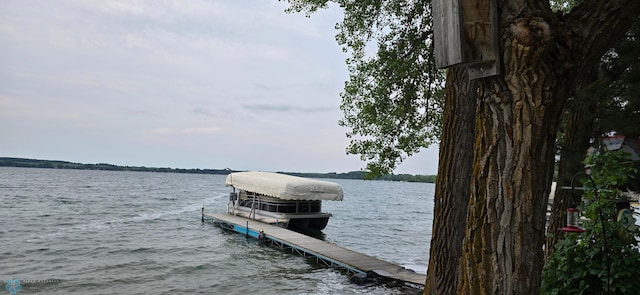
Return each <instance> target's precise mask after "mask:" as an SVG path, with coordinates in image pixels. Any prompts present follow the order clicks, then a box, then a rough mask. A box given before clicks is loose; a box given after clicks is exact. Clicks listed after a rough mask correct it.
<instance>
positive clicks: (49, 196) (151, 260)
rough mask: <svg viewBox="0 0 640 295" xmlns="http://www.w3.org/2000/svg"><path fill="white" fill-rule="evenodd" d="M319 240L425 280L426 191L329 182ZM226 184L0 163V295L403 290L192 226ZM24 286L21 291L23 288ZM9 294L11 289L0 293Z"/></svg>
mask: <svg viewBox="0 0 640 295" xmlns="http://www.w3.org/2000/svg"><path fill="white" fill-rule="evenodd" d="M330 181H334V182H337V183H340V184H341V185H342V186H343V189H344V192H345V199H344V201H342V202H324V203H323V210H324V211H327V212H331V213H332V214H333V217H332V218H331V219H330V221H329V225H328V226H327V228H326V229H325V230H324V231H323V234H324V240H326V241H328V242H332V243H335V244H338V245H340V246H343V247H346V248H349V249H352V250H356V251H359V252H363V253H365V254H368V255H372V256H375V257H378V258H381V259H384V260H387V261H390V262H393V263H396V264H399V265H401V266H404V267H407V268H411V269H414V270H416V271H418V272H422V273H424V272H426V264H427V257H428V251H429V241H430V239H431V237H430V233H431V220H432V218H433V217H432V208H433V191H434V186H433V185H432V184H424V183H401V182H382V181H361V180H330ZM228 193H229V189H228V188H227V187H225V186H224V176H221V175H197V174H173V173H148V172H147V173H143V172H111V171H84V170H55V169H27V168H3V167H0V200H1V201H2V207H1V209H0V213H1V214H0V241H2V242H1V243H0V262H1V263H0V281H2V282H3V286H0V294H3V293H2V292H7V291H5V290H4V285H5V282H7V281H8V280H10V279H19V280H21V281H22V282H23V290H21V291H18V293H17V294H30V293H37V292H39V293H41V294H192V293H199V294H401V293H402V292H403V291H404V290H400V289H397V288H394V287H390V286H358V285H354V284H352V283H350V282H349V277H348V276H347V275H345V274H344V273H342V272H340V271H337V270H333V269H328V268H322V267H318V266H316V265H314V264H313V263H311V262H309V261H308V260H307V259H305V258H303V257H299V256H295V255H293V254H288V253H284V252H281V251H279V250H277V249H274V248H270V247H267V246H264V245H260V244H259V243H257V242H256V241H255V240H252V239H249V240H248V239H246V238H245V237H244V236H242V235H239V234H234V233H229V232H225V231H223V230H222V229H220V228H218V227H215V226H213V225H212V224H208V223H205V224H203V223H201V222H200V208H201V207H202V206H203V205H204V206H205V207H206V209H207V211H209V212H220V213H222V212H224V210H225V208H226V200H227V196H228ZM29 282H31V284H30V283H29ZM6 294H9V293H6Z"/></svg>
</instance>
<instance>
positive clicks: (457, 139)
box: [424, 68, 476, 295]
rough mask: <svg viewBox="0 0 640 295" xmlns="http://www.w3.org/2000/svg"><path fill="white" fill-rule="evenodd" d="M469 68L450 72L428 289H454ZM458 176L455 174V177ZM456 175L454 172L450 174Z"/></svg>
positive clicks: (463, 205)
mask: <svg viewBox="0 0 640 295" xmlns="http://www.w3.org/2000/svg"><path fill="white" fill-rule="evenodd" d="M468 76H469V74H468V71H467V70H465V69H461V68H451V69H449V70H448V72H447V84H448V85H452V84H454V85H457V87H451V86H448V87H446V94H445V105H444V116H443V126H442V133H443V134H442V141H441V142H440V159H446V160H443V161H440V162H439V163H438V178H437V179H436V191H435V196H434V198H435V200H434V218H433V230H432V236H431V247H430V255H429V267H428V269H427V282H426V287H425V289H424V294H425V295H427V294H455V292H456V286H457V282H458V274H459V268H458V266H459V262H460V256H461V255H462V239H463V238H464V235H465V226H466V223H465V221H466V218H467V204H468V202H469V189H470V182H471V172H472V170H471V169H472V164H473V143H474V139H475V136H474V129H475V112H476V96H475V91H474V90H475V88H474V87H473V86H472V85H473V84H474V83H473V81H470V80H469V79H468ZM453 175H455V176H453ZM452 176H453V177H452Z"/></svg>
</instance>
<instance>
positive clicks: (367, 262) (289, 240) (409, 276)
mask: <svg viewBox="0 0 640 295" xmlns="http://www.w3.org/2000/svg"><path fill="white" fill-rule="evenodd" d="M202 220H203V221H210V222H213V223H216V224H218V225H219V226H221V227H222V228H226V229H229V230H233V231H236V232H238V233H242V234H246V235H247V236H251V237H254V238H258V235H259V231H260V230H263V231H264V240H265V242H268V243H271V244H272V245H273V246H276V247H278V248H280V249H283V250H290V251H291V252H293V253H296V254H299V255H302V256H305V257H310V258H313V259H315V260H316V262H318V263H321V264H324V265H326V266H329V267H335V268H339V269H344V270H346V271H348V272H351V273H354V274H360V275H361V276H364V277H369V278H383V279H389V280H396V281H402V282H406V283H411V284H416V285H420V286H422V287H423V286H424V284H425V282H426V275H424V274H419V273H416V272H414V271H412V270H409V269H406V268H403V267H401V266H399V265H396V264H393V263H390V262H387V261H384V260H381V259H378V258H375V257H372V256H368V255H365V254H362V253H359V252H355V251H352V250H349V249H346V248H343V247H340V246H338V245H335V244H331V243H328V242H325V241H322V240H319V239H316V238H313V237H309V236H307V235H303V234H300V233H297V232H294V231H291V230H288V229H284V228H280V227H277V226H273V225H269V224H265V223H262V222H258V221H254V220H249V219H247V218H243V217H239V216H233V215H229V214H210V213H204V212H203V214H202Z"/></svg>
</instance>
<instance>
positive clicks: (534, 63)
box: [440, 0, 640, 294]
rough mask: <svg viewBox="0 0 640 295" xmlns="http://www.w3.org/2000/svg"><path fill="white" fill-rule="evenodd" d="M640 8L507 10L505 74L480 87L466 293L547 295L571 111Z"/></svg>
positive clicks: (523, 5)
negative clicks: (552, 221) (557, 166)
mask: <svg viewBox="0 0 640 295" xmlns="http://www.w3.org/2000/svg"><path fill="white" fill-rule="evenodd" d="M638 2H640V1H636V2H634V1H624V0H623V1H583V2H582V4H581V5H579V6H578V7H576V9H575V11H576V14H573V15H571V16H569V17H567V18H566V19H559V18H558V16H557V15H555V14H553V13H552V12H551V10H550V9H549V7H548V1H528V0H511V1H508V0H499V1H498V7H500V15H499V28H500V32H499V35H500V53H501V57H502V63H503V64H502V73H503V74H502V75H500V76H496V77H491V78H485V79H482V80H481V82H480V83H479V84H480V85H479V88H478V94H479V96H480V97H479V101H478V108H477V109H478V111H477V121H476V135H475V146H474V165H473V176H472V179H471V191H470V200H469V208H468V216H467V230H466V233H465V238H464V241H463V255H462V258H461V261H460V263H461V265H460V269H461V277H460V283H459V286H458V293H460V294H538V292H539V287H540V283H541V276H540V274H541V271H542V266H543V260H544V259H543V258H544V255H543V244H544V241H545V237H544V230H545V215H546V208H547V201H548V195H549V190H550V185H551V180H552V175H553V163H554V154H555V137H556V133H557V130H558V125H559V121H560V117H561V114H562V111H563V107H564V105H565V102H566V99H567V97H569V95H570V94H571V92H572V90H573V89H574V88H575V85H577V83H578V82H579V77H582V76H584V74H585V72H586V71H588V70H589V69H590V64H593V63H597V61H598V59H599V58H600V57H601V56H602V54H604V52H605V51H606V50H607V49H608V48H609V47H610V44H611V43H612V41H615V40H619V38H621V37H622V36H623V34H624V31H626V30H627V29H628V28H629V26H630V23H631V22H630V21H629V20H630V19H632V18H635V17H637V15H638V8H640V6H639V5H638V4H637V3H638ZM629 10H630V11H629ZM619 30H622V33H621V32H620V31H619ZM616 38H617V39H616ZM440 161H446V159H443V158H441V159H440Z"/></svg>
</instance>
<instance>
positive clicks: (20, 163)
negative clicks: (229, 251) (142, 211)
mask: <svg viewBox="0 0 640 295" xmlns="http://www.w3.org/2000/svg"><path fill="white" fill-rule="evenodd" d="M0 167H25V168H50V169H76V170H109V171H140V172H172V173H193V174H221V175H227V174H229V172H236V171H233V170H229V169H181V168H157V167H144V166H118V165H113V164H106V163H99V164H82V163H72V162H66V161H51V160H35V159H24V158H6V157H0ZM279 173H283V174H289V175H295V176H301V177H309V178H334V179H364V178H365V175H366V172H363V171H352V172H347V173H335V172H332V173H297V172H279ZM376 180H388V181H407V182H429V183H434V182H435V180H436V176H435V175H411V174H398V175H395V174H388V175H385V176H383V177H380V178H377V179H376Z"/></svg>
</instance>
